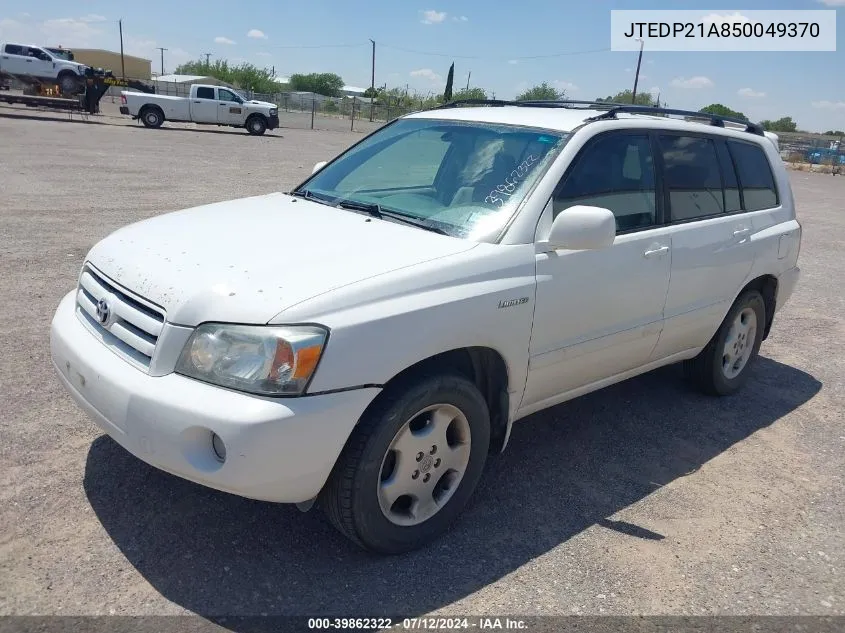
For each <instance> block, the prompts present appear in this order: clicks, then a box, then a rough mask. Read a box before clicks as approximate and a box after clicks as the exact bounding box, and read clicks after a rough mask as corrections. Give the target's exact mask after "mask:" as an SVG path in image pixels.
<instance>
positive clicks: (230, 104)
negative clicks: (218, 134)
mask: <svg viewBox="0 0 845 633" xmlns="http://www.w3.org/2000/svg"><path fill="white" fill-rule="evenodd" d="M217 122H218V123H219V124H220V125H243V124H244V122H245V119H244V104H243V101H242V100H241V99H240V98H239V97H238V96H237V95H236V94H235V93H234V92H232V91H231V90H226V89H225V88H218V89H217Z"/></svg>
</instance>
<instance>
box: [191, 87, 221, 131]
mask: <svg viewBox="0 0 845 633" xmlns="http://www.w3.org/2000/svg"><path fill="white" fill-rule="evenodd" d="M214 90H215V89H214V88H212V87H211V86H198V87H197V92H196V94H195V95H194V97H193V98H192V99H191V120H192V121H194V122H196V123H217V97H216V95H215V94H214Z"/></svg>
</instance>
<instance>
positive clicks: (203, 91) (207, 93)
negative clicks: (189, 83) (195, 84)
mask: <svg viewBox="0 0 845 633" xmlns="http://www.w3.org/2000/svg"><path fill="white" fill-rule="evenodd" d="M197 99H214V88H197Z"/></svg>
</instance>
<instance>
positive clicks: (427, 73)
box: [411, 68, 440, 82]
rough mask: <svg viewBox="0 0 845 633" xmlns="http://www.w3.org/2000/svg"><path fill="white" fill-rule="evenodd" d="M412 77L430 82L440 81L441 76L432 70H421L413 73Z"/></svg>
mask: <svg viewBox="0 0 845 633" xmlns="http://www.w3.org/2000/svg"><path fill="white" fill-rule="evenodd" d="M411 77H421V78H422V79H428V80H429V81H435V82H436V81H440V75H438V74H437V73H436V72H434V71H433V70H432V69H431V68H419V69H417V70H412V71H411Z"/></svg>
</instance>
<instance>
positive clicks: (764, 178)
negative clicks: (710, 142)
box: [728, 141, 779, 211]
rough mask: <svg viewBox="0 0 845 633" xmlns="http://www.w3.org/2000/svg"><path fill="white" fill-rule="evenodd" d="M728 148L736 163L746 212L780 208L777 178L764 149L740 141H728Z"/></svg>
mask: <svg viewBox="0 0 845 633" xmlns="http://www.w3.org/2000/svg"><path fill="white" fill-rule="evenodd" d="M728 147H729V148H730V152H731V155H732V156H733V159H734V162H735V163H736V170H737V175H738V176H739V185H740V187H742V196H743V200H744V202H745V210H746V211H759V210H760V209H771V208H772V207H776V206H778V204H779V203H778V194H777V189H776V188H775V177H774V176H773V175H772V167H771V165H770V164H769V161H768V159H767V158H766V154H765V152H763V150H762V148H760V147H759V146H757V145H754V144H751V143H743V142H740V141H728Z"/></svg>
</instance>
